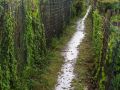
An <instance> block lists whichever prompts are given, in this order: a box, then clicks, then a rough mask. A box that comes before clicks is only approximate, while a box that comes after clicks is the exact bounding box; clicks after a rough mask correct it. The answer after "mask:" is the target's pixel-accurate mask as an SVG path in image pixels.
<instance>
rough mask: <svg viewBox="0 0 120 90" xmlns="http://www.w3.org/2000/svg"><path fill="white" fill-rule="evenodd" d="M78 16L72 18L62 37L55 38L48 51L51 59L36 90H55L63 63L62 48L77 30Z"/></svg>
mask: <svg viewBox="0 0 120 90" xmlns="http://www.w3.org/2000/svg"><path fill="white" fill-rule="evenodd" d="M76 21H77V18H74V19H72V20H71V22H70V24H69V25H67V26H66V28H65V29H64V30H63V34H62V35H61V36H60V38H59V39H58V38H53V40H52V43H51V46H50V47H51V48H50V49H49V51H48V59H49V61H50V63H49V65H48V67H47V69H46V70H45V72H44V74H42V79H41V83H40V84H38V86H36V89H35V90H54V88H55V84H56V83H57V78H58V72H59V71H60V69H61V66H62V64H63V60H64V59H63V57H62V55H61V51H62V49H63V48H64V47H65V45H66V43H67V42H68V41H69V39H70V38H71V37H72V35H73V33H74V32H75V31H76Z"/></svg>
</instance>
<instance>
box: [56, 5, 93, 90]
mask: <svg viewBox="0 0 120 90" xmlns="http://www.w3.org/2000/svg"><path fill="white" fill-rule="evenodd" d="M90 9H91V6H89V8H88V10H87V13H86V15H85V16H84V17H83V18H82V19H81V20H79V21H78V22H77V28H76V32H75V33H74V35H73V37H72V38H71V40H70V41H69V42H68V44H67V46H66V48H65V50H64V51H65V52H62V55H63V57H64V64H63V65H62V68H61V71H60V72H59V75H58V80H57V84H56V86H55V90H74V87H72V86H71V82H72V80H73V79H74V77H75V73H74V66H75V63H76V60H77V57H78V54H79V48H78V47H79V45H80V43H81V42H82V40H83V38H84V36H85V33H84V28H85V19H86V18H87V16H88V14H89V12H90ZM81 52H82V51H81ZM85 90H87V89H85Z"/></svg>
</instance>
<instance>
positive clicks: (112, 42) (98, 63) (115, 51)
mask: <svg viewBox="0 0 120 90" xmlns="http://www.w3.org/2000/svg"><path fill="white" fill-rule="evenodd" d="M103 4H104V3H103ZM98 5H99V4H98ZM100 5H101V4H100ZM111 6H112V5H111ZM103 8H107V9H108V10H109V9H111V7H109V8H108V6H106V7H103ZM113 8H115V7H114V5H113ZM115 9H118V8H117V7H116V8H115ZM111 13H112V11H111ZM105 14H106V15H105ZM116 14H117V13H116ZM117 17H118V14H117V15H116V16H110V12H108V11H106V12H105V13H104V14H103V12H101V9H100V8H97V9H95V10H94V11H93V46H94V50H95V57H96V58H95V69H94V73H93V74H94V77H95V79H96V80H97V84H98V88H99V90H119V88H120V85H119V82H120V78H119V74H120V71H119V68H120V66H119V60H120V32H119V28H118V26H116V25H114V24H113V22H119V19H118V18H117ZM116 18H117V19H116Z"/></svg>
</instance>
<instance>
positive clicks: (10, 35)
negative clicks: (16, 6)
mask: <svg viewBox="0 0 120 90" xmlns="http://www.w3.org/2000/svg"><path fill="white" fill-rule="evenodd" d="M14 25H15V21H14V17H13V15H12V12H10V11H8V12H5V15H4V28H3V31H2V34H3V36H2V41H1V45H0V62H1V72H2V75H1V77H2V79H1V89H2V90H11V89H13V90H16V87H17V64H16V62H17V61H16V59H15V52H14Z"/></svg>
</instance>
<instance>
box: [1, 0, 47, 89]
mask: <svg viewBox="0 0 120 90" xmlns="http://www.w3.org/2000/svg"><path fill="white" fill-rule="evenodd" d="M0 3H1V11H2V12H3V13H1V17H3V18H1V19H3V24H2V25H3V26H2V29H1V30H0V31H1V42H0V66H1V67H0V88H1V89H2V90H17V89H19V90H21V89H22V90H30V89H32V85H33V83H34V82H36V78H40V74H41V72H42V69H43V68H44V65H45V63H46V62H47V60H45V55H46V44H45V43H46V42H45V41H46V40H45V34H44V26H43V24H42V21H41V15H40V8H39V4H40V2H39V0H34V1H32V0H31V1H29V2H28V1H27V0H24V1H21V4H22V9H23V12H24V13H23V17H22V18H24V20H23V23H24V26H23V28H22V29H23V30H24V34H23V37H22V40H23V41H22V43H23V45H24V46H23V47H24V57H25V58H24V60H21V58H19V60H21V61H24V62H22V63H21V64H22V67H20V66H19V63H20V62H18V61H19V60H17V59H18V57H17V56H16V48H15V47H14V46H15V42H14V40H15V35H14V32H15V30H16V20H15V16H14V14H15V13H14V10H15V8H13V7H12V5H13V4H14V3H15V0H12V1H1V2H0ZM5 5H7V6H8V7H5ZM32 5H33V6H34V8H32ZM1 23H2V22H1ZM43 61H44V62H43ZM21 68H22V69H21ZM19 70H20V71H19ZM21 70H22V71H21ZM37 81H38V80H37Z"/></svg>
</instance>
